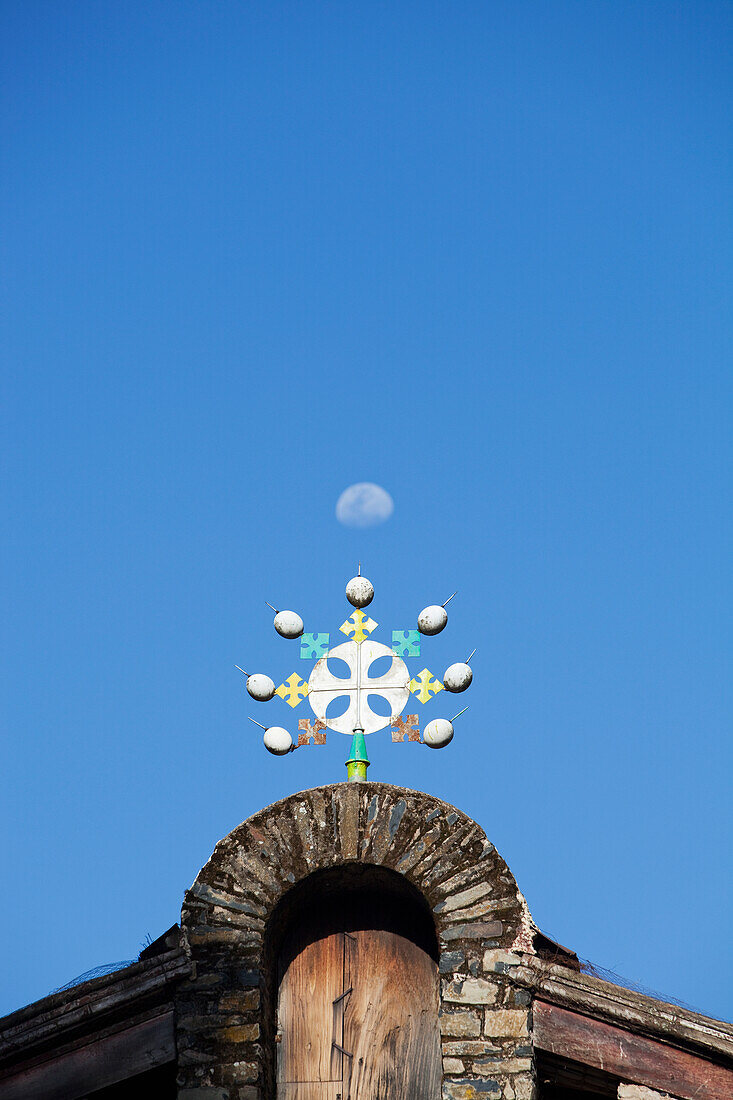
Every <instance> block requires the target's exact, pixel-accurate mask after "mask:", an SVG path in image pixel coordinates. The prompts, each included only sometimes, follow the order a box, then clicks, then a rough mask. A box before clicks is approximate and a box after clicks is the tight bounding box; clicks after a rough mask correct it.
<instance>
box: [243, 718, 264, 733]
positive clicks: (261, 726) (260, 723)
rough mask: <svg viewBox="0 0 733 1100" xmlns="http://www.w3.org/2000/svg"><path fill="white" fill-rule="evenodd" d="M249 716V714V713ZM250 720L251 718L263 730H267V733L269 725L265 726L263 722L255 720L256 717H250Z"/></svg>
mask: <svg viewBox="0 0 733 1100" xmlns="http://www.w3.org/2000/svg"><path fill="white" fill-rule="evenodd" d="M247 717H248V718H249V715H247ZM249 720H250V722H254V724H255V725H256V726H259V727H260V729H261V730H264V731H265V733H267V726H263V725H262V722H257V721H255V719H254V718H249Z"/></svg>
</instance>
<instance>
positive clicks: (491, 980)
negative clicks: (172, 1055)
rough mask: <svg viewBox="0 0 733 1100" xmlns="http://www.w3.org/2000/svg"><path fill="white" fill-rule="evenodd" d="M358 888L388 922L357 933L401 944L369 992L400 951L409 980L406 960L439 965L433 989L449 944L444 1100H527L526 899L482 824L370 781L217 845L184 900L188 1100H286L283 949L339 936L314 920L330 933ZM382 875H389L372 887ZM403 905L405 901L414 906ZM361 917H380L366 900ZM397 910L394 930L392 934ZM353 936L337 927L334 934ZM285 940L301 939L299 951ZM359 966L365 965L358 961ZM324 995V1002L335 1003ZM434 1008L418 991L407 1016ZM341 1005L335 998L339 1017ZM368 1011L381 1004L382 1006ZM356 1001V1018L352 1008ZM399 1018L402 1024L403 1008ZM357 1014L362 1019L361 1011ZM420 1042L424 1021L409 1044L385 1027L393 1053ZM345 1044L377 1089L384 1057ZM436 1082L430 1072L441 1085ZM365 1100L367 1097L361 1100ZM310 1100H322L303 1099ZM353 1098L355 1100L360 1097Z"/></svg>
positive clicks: (293, 799)
mask: <svg viewBox="0 0 733 1100" xmlns="http://www.w3.org/2000/svg"><path fill="white" fill-rule="evenodd" d="M355 875H356V876H357V877H358V876H360V875H361V876H365V877H362V878H361V879H360V885H361V886H364V887H368V888H369V889H371V888H372V886H373V887H374V888H375V889H376V893H377V894H378V895H379V898H380V906H381V908H380V909H379V912H381V913H382V921H383V923H384V924H387V927H383V926H381V925H380V924H379V923H378V922H375V917H374V909H373V908H372V915H371V916H370V917H369V925H368V927H367V926H366V925H365V926H364V927H363V928H362V929H361V931H367V930H369V931H373V932H389V933H391V934H392V935H396V936H399V935H401V936H402V938H403V940H404V941H405V942H404V943H403V944H401V945H400V948H399V952H398V951H397V948H395V951H394V952H393V954H392V956H389V955H388V957H387V958H386V960H385V961H384V962H383V963H380V965H379V966H376V967H373V968H372V969H373V973H372V976H371V977H369V980H368V981H365V982H364V983H363V988H364V989H368V988H370V987H372V986H373V985H374V983H375V982H377V981H378V979H379V976H380V974H381V973H382V971H383V970H386V969H387V968H388V966H393V967H397V963H396V962H394V961H392V962H390V961H389V960H390V958H391V959H392V960H394V958H395V956H396V955H398V954H399V958H400V960H401V961H400V963H399V967H398V969H400V968H401V971H400V972H401V973H403V974H404V973H410V972H411V971H412V970H414V969H415V967H413V966H411V965H409V958H408V961H407V963H404V958H405V955H408V956H409V953H410V952H411V951H412V950H413V948H415V949H421V950H422V951H423V956H427V959H429V963H430V965H429V967H428V963H427V962H426V959H425V958H424V957H423V960H422V961H423V963H424V965H425V967H426V973H428V972H429V975H430V980H431V981H435V980H436V979H435V969H434V967H435V939H437V944H438V946H439V948H440V956H439V961H438V971H439V974H440V989H439V999H438V1003H439V1026H440V1044H441V1054H442V1059H443V1064H442V1068H441V1072H442V1091H443V1098H444V1100H469V1098H470V1097H478V1098H480V1097H483V1096H484V1094H487V1100H488V1098H489V1097H491V1100H494V1097H497V1098H498V1097H499V1096H500V1095H502V1096H503V1097H504V1098H505V1100H529V1098H530V1094H531V1080H530V1076H529V1073H530V1070H529V1062H528V1061H527V1056H526V1044H527V1036H528V1028H529V1022H530V1021H529V1007H528V1005H529V1002H528V1000H527V999H526V998H524V994H523V993H520V994H518V995H517V996H515V993H514V991H513V989H512V988H511V981H510V976H509V974H508V970H509V969H510V968H512V967H514V966H515V965H516V964H518V963H519V961H520V960H519V957H518V956H517V955H516V954H515V952H517V951H520V952H530V953H531V952H532V951H533V947H532V925H531V919H530V916H529V913H528V911H527V907H526V903H525V901H524V898H523V897H522V895H521V894H520V893H519V890H518V889H517V885H516V882H515V881H514V878H513V876H512V874H511V872H510V870H509V868H508V867H507V865H506V863H505V862H504V860H503V859H502V858H501V856H500V855H499V853H498V852H497V851H496V849H495V848H494V846H493V845H492V844H491V843H490V842H489V841H488V839H487V838H486V836H485V834H484V832H483V830H482V829H481V828H480V826H479V825H477V824H476V822H475V821H472V820H471V819H470V818H469V817H467V816H466V815H465V814H463V813H461V811H460V810H457V809H456V808H455V807H454V806H450V805H448V804H447V803H445V802H442V801H441V800H440V799H437V798H434V797H433V796H431V795H427V794H422V793H420V792H419V791H409V790H406V789H405V788H402V787H394V786H391V785H390V784H388V783H371V782H368V783H339V784H333V785H330V786H326V787H316V788H313V789H312V790H308V791H301V792H299V793H298V794H294V795H291V796H290V797H289V798H286V799H283V800H282V801H281V802H276V803H274V804H273V805H272V806H268V807H266V808H265V809H263V810H261V811H259V812H258V813H256V814H254V816H252V817H251V818H249V819H248V820H247V821H244V822H242V824H241V825H238V826H237V828H236V829H234V830H233V831H232V832H231V833H229V835H228V836H226V837H224V838H223V839H222V840H221V841H220V842H219V843H218V844H217V846H216V848H215V850H214V852H213V854H212V856H211V858H210V859H209V861H208V862H207V864H206V865H205V866H204V867H203V868H202V869H201V871H200V872H199V874H198V876H197V877H196V881H195V882H194V883H193V885H192V886H191V888H190V890H188V891H187V893H186V898H185V902H184V905H183V911H182V914H181V929H182V933H183V942H184V945H185V947H186V950H187V951H189V952H190V959H191V966H192V977H191V979H190V980H188V981H184V982H181V983H180V985H179V986H178V987H177V991H176V1045H177V1050H178V1070H179V1073H178V1085H179V1096H180V1097H181V1100H277V1098H278V1096H280V1097H281V1096H282V1095H283V1089H282V1088H281V1089H280V1090H279V1091H278V1080H277V1077H278V1064H277V1063H278V1057H277V1051H278V1047H279V1046H280V1045H281V1044H280V1043H277V1041H276V1040H277V1023H278V1019H277V1013H278V1001H279V991H280V984H281V981H282V978H283V976H284V975H285V973H286V970H287V967H285V969H283V967H282V965H281V959H280V956H281V952H288V951H290V952H291V953H292V952H293V951H294V950H295V953H296V954H297V943H298V939H297V937H298V936H300V937H301V941H300V942H301V943H302V945H303V946H307V944H308V942H315V941H317V940H319V939H323V938H327V937H324V935H323V934H322V933H323V932H324V928H323V926H321V927H320V928H319V926H318V925H317V924H316V925H315V926H313V925H311V924H309V922H310V921H311V920H312V919H313V920H315V919H316V917H315V916H314V914H316V913H318V914H319V916H318V919H319V920H326V917H327V915H328V914H330V913H333V912H335V906H336V902H337V901H338V898H339V897H341V896H344V895H345V894H346V893H348V891H349V888H350V884H351V883H353V882H354V881H355V879H354V876H355ZM378 875H382V876H383V877H382V878H381V879H379V880H377V877H372V878H370V877H369V876H378ZM319 876H326V877H324V878H323V879H321V878H319ZM328 876H331V877H330V878H329V877H328ZM329 882H330V883H333V884H338V885H334V887H333V890H332V891H331V893H330V894H329V893H328V892H327V891H326V892H324V893H323V895H322V897H321V900H320V901H319V902H318V905H317V906H310V905H309V904H308V896H309V894H308V891H309V890H311V889H313V888H314V887H316V886H318V888H319V889H321V887H323V885H324V884H325V883H329ZM395 882H399V883H400V884H401V887H402V890H403V892H402V893H400V892H399V891H397V892H396V893H395V892H394V890H393V889H392V887H393V886H394V883H395ZM390 884H392V885H390ZM390 898H392V899H393V900H392V901H390ZM395 898H397V899H398V900H399V902H400V904H399V905H396V902H395V901H394V899H395ZM405 898H409V899H410V903H409V904H408V903H404V904H403V901H404V899H405ZM390 907H391V908H390ZM362 909H363V912H367V910H368V907H367V905H366V901H365V900H364V898H363V897H362ZM357 911H358V909H357ZM390 913H391V914H392V917H391V918H390V919H392V924H391V925H390V924H388V923H387V915H388V914H390ZM395 913H396V914H397V915H395ZM403 913H408V914H412V916H411V917H410V922H409V927H408V928H407V929H405V928H404V925H403V926H402V930H400V926H399V925H398V924H395V923H394V922H395V921H396V920H397V918H398V916H400V914H403ZM415 914H417V915H415ZM426 922H427V923H426ZM326 927H327V926H326ZM420 927H422V928H423V929H425V928H429V929H431V935H432V937H433V939H432V940H430V941H429V942H428V940H425V939H423V940H422V941H421V940H420V938H419V933H418V931H417V929H418V928H420ZM348 931H349V929H348V928H347V927H346V926H341V925H339V926H338V927H336V928H332V929H331V932H334V933H336V932H338V933H344V932H348ZM352 931H353V929H352ZM357 931H358V930H357ZM329 934H331V933H329ZM288 935H291V936H293V937H294V939H293V941H292V943H291V944H290V945H288V942H287V941H286V937H287V936H288ZM309 937H310V940H309ZM319 950H320V949H319ZM323 950H324V951H325V950H326V948H325V947H324V948H323ZM384 950H385V951H386V950H387V949H386V948H384ZM293 957H295V955H293ZM283 958H284V956H283ZM339 958H340V960H341V967H342V973H343V968H344V967H345V966H346V965H347V962H348V964H349V965H351V962H352V958H351V957H349V959H348V960H347V957H346V955H345V953H344V952H343V950H342V954H341V956H336V959H335V961H334V962H333V964H332V965H333V967H335V968H336V972H337V973H338V959H339ZM360 958H361V960H362V963H365V964H366V965H371V963H372V962H373V960H376V958H377V946H376V944H372V945H369V946H366V947H365V948H364V949H363V950H362V951H361V954H360ZM353 961H354V965H355V966H356V965H357V964H358V962H359V958H356V959H355V960H353ZM413 961H414V959H413ZM303 969H304V971H307V969H308V968H307V967H305V966H304V967H303ZM418 969H419V967H418ZM294 977H295V972H294ZM422 981H423V979H420V982H422ZM424 982H425V984H424V985H423V984H420V983H418V982H417V980H416V984H415V988H416V990H423V989H427V988H428V984H429V983H428V981H427V978H425V980H424ZM346 988H348V984H347V985H343V984H342V985H341V987H340V990H341V991H343V990H345V989H346ZM430 988H431V989H434V988H435V986H430ZM307 993H308V996H311V994H310V992H308V991H307ZM319 996H320V997H321V1000H323V999H327V998H326V993H325V992H324V993H321V994H319ZM428 996H429V994H428V993H423V992H419V991H418V995H417V997H412V999H409V998H408V1000H407V1005H408V1013H407V1014H408V1016H409V1015H410V1013H409V1006H410V1005H411V1004H415V1003H419V1002H420V1001H421V999H422V998H423V997H426V998H427V997H428ZM383 999H384V998H383V997H382V998H381V1000H383ZM334 1000H336V992H335V990H334V995H333V997H332V998H330V1001H331V1004H332V1009H333V1007H334V1006H333V1001H334ZM381 1000H380V1002H379V1003H381ZM367 1003H368V1002H367ZM372 1003H373V1004H375V1003H377V1001H376V999H375V997H372ZM433 1003H434V1002H433ZM351 1004H353V1005H356V998H352V1001H351ZM321 1011H322V1010H321ZM400 1011H401V1018H402V1020H403V1023H404V1019H405V1011H404V1005H403V1006H402V1007H401V1010H400ZM353 1014H354V1016H355V1017H356V1008H354V1010H353ZM385 1019H386V1016H385ZM327 1022H328V1027H327V1029H326V1032H325V1036H326V1040H327V1047H328V1058H329V1068H328V1074H329V1075H331V1073H332V1071H331V1067H330V1058H331V1044H332V1042H333V1038H334V1035H336V1034H337V1032H334V1020H333V1018H331V1019H329V1020H328V1021H327ZM423 1023H426V1021H423ZM348 1026H349V1020H348V1016H347V1017H346V1018H345V1023H344V1027H345V1028H346V1029H347V1030H345V1031H344V1038H345V1039H346V1038H348V1039H349V1042H351V1034H352V1032H350V1031H349V1030H348ZM380 1026H381V1022H380ZM416 1030H417V1031H419V1032H420V1034H423V1031H422V1025H421V1026H420V1027H418V1021H417V1020H415V1021H414V1022H413V1021H412V1020H410V1024H409V1028H408V1031H410V1035H408V1036H406V1037H404V1038H400V1037H398V1036H397V1035H396V1034H395V1033H394V1031H393V1029H391V1028H389V1027H388V1028H387V1029H386V1033H385V1035H384V1037H383V1039H381V1040H380V1042H382V1045H383V1047H384V1048H387V1049H388V1048H389V1044H390V1043H391V1042H395V1043H398V1044H399V1043H401V1042H406V1043H408V1050H409V1051H412V1043H413V1041H414V1032H415V1031H416ZM425 1033H426V1034H427V1033H428V1032H427V1031H426V1032H425ZM339 1045H340V1046H342V1047H343V1048H344V1049H345V1050H347V1051H348V1052H349V1053H350V1054H352V1055H354V1054H356V1055H357V1065H358V1059H359V1058H361V1057H364V1059H365V1060H364V1063H363V1064H364V1065H367V1064H368V1066H369V1070H370V1072H374V1073H375V1074H376V1078H375V1079H376V1081H377V1082H378V1083H379V1082H380V1081H381V1077H380V1074H381V1073H382V1068H383V1063H381V1062H379V1060H378V1059H377V1057H376V1056H374V1057H373V1058H371V1060H370V1061H369V1063H367V1056H366V1055H363V1054H362V1053H357V1051H355V1050H351V1049H350V1047H349V1046H347V1045H346V1043H345V1042H344V1043H340V1044H339ZM370 1049H376V1048H375V1047H373V1048H370ZM400 1049H403V1048H400ZM337 1053H339V1052H338V1051H337ZM344 1057H345V1056H344ZM410 1057H412V1055H411V1054H410ZM319 1058H320V1055H319ZM431 1058H432V1055H431ZM390 1064H391V1063H390ZM430 1065H431V1066H432V1062H431V1063H430ZM431 1075H432V1069H430V1071H429V1073H428V1079H430V1080H431V1079H432V1077H431ZM285 1076H292V1075H291V1074H290V1072H289V1070H286V1071H285V1073H284V1075H283V1074H281V1078H282V1084H283V1085H285V1086H287V1085H289V1084H299V1083H301V1082H300V1081H290V1082H287V1081H285V1079H284V1078H285ZM352 1077H353V1072H352ZM344 1079H345V1078H344V1077H343V1075H342V1076H341V1077H340V1078H339V1077H338V1076H335V1079H333V1080H324V1074H323V1073H322V1072H321V1075H320V1078H319V1081H320V1083H321V1084H328V1085H329V1086H330V1085H336V1084H337V1083H340V1084H342V1085H343V1081H344ZM379 1087H380V1088H381V1085H380V1086H379ZM429 1087H430V1088H431V1087H432V1086H429ZM429 1087H428V1086H423V1084H419V1085H418V1086H416V1088H419V1090H422V1089H423V1088H425V1089H426V1091H418V1092H416V1093H415V1094H414V1096H415V1097H416V1098H417V1100H423V1097H425V1100H433V1098H435V1100H437V1094H436V1093H435V1092H430V1091H429ZM505 1087H506V1092H504V1088H505ZM400 1088H401V1091H399V1089H400ZM410 1088H412V1085H409V1086H408V1087H407V1088H405V1087H404V1084H403V1085H402V1086H400V1087H399V1088H398V1089H396V1090H395V1091H394V1092H392V1093H391V1094H390V1093H388V1092H386V1091H380V1092H377V1091H374V1092H372V1093H371V1095H369V1096H368V1100H376V1098H377V1096H379V1100H384V1098H386V1097H387V1096H395V1097H396V1096H397V1095H398V1094H399V1095H400V1100H402V1098H403V1097H404V1100H411V1094H410V1092H409V1089H410ZM471 1090H472V1091H471ZM321 1092H322V1094H323V1098H322V1100H336V1096H337V1094H338V1093H339V1092H341V1100H347V1097H348V1093H347V1094H346V1095H344V1089H343V1087H342V1088H335V1087H334V1088H333V1089H331V1090H330V1092H329V1090H328V1089H322V1090H321ZM362 1095H363V1094H362V1091H361V1085H360V1089H359V1096H358V1100H362ZM364 1095H366V1094H364ZM288 1100H293V1098H292V1097H289V1098H288ZM298 1100H310V1097H306V1096H302V1097H301V1096H298ZM314 1100H321V1096H320V1095H319V1096H317V1097H315V1098H314ZM352 1100H356V1098H355V1097H354V1096H353V1089H352Z"/></svg>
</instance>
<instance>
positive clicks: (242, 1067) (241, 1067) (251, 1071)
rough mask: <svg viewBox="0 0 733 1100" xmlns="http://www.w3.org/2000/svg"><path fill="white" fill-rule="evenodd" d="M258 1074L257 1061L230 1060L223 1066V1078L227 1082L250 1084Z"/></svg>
mask: <svg viewBox="0 0 733 1100" xmlns="http://www.w3.org/2000/svg"><path fill="white" fill-rule="evenodd" d="M258 1076H259V1066H258V1065H257V1062H231V1063H230V1064H229V1065H228V1066H225V1067H224V1080H225V1081H226V1082H227V1084H235V1085H238V1084H243V1085H252V1084H254V1082H255V1081H256V1080H257V1078H258Z"/></svg>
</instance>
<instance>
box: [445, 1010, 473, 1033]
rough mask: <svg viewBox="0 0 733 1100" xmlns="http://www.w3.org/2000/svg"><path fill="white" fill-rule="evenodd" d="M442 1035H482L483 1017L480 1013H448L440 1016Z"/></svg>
mask: <svg viewBox="0 0 733 1100" xmlns="http://www.w3.org/2000/svg"><path fill="white" fill-rule="evenodd" d="M440 1034H441V1035H456V1036H465V1037H466V1038H468V1037H470V1036H472V1035H480V1034H481V1017H480V1016H479V1014H478V1012H446V1011H443V1012H442V1013H441V1016H440Z"/></svg>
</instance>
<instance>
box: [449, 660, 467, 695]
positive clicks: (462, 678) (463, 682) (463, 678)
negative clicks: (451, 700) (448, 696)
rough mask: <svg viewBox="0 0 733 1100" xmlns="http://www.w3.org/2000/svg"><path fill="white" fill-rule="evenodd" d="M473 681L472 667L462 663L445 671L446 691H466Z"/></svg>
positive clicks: (459, 662)
mask: <svg viewBox="0 0 733 1100" xmlns="http://www.w3.org/2000/svg"><path fill="white" fill-rule="evenodd" d="M472 680H473V671H472V669H471V666H470V665H465V664H464V663H463V662H462V661H457V662H456V664H454V665H450V667H449V668H447V669H446V670H445V676H444V677H443V687H444V688H445V689H446V691H454V692H458V691H465V690H466V688H467V687H470V686H471V681H472Z"/></svg>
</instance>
